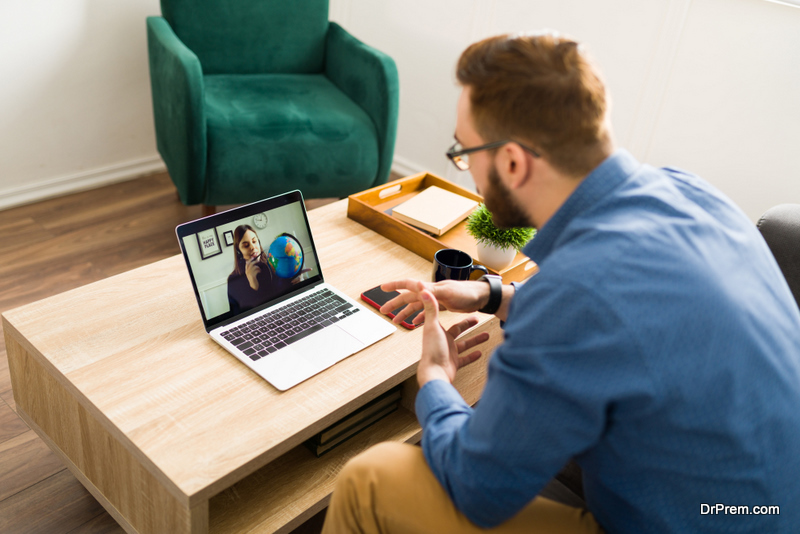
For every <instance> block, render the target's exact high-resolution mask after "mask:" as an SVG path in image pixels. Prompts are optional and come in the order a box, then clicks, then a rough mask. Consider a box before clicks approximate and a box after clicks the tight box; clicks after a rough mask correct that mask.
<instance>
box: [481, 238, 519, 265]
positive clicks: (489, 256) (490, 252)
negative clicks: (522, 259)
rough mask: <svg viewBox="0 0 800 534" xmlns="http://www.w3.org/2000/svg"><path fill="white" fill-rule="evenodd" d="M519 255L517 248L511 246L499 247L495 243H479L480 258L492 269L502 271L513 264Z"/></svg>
mask: <svg viewBox="0 0 800 534" xmlns="http://www.w3.org/2000/svg"><path fill="white" fill-rule="evenodd" d="M516 257H517V249H515V248H514V247H509V248H506V249H502V248H497V247H496V246H494V245H485V244H483V243H478V260H480V262H481V263H482V264H484V265H486V266H487V267H489V268H490V269H493V270H495V271H501V270H503V269H505V268H506V267H508V266H509V265H511V262H512V261H514V258H516Z"/></svg>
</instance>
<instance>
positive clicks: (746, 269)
mask: <svg viewBox="0 0 800 534" xmlns="http://www.w3.org/2000/svg"><path fill="white" fill-rule="evenodd" d="M457 77H458V80H459V82H460V84H461V85H462V87H463V91H462V93H461V97H460V99H459V102H458V119H457V126H456V140H457V144H456V145H455V146H454V147H453V148H452V149H451V150H450V151H449V152H448V156H449V157H450V158H451V159H452V160H453V161H454V163H456V164H457V165H458V166H459V168H462V169H464V168H467V167H468V168H469V169H470V171H471V173H472V176H473V178H474V180H475V183H476V185H477V187H478V189H479V191H480V192H481V193H482V194H483V195H484V197H485V200H486V205H487V207H488V208H489V210H490V211H491V212H492V214H493V215H494V218H495V221H496V222H497V223H498V224H499V225H504V226H534V227H536V228H538V229H539V231H538V233H537V235H536V237H535V238H534V239H533V240H532V241H531V242H530V243H529V244H528V245H527V246H526V248H525V250H524V252H525V254H526V255H527V256H529V257H530V258H531V259H532V260H534V261H535V262H536V263H537V264H538V265H539V272H538V274H536V275H535V276H534V277H533V278H531V279H530V280H529V281H528V282H527V283H525V284H524V285H522V286H519V287H512V286H502V289H500V290H499V291H498V290H497V289H494V290H493V288H492V286H493V284H491V283H486V282H485V281H474V282H448V281H446V282H441V283H439V284H431V283H423V282H419V281H413V280H405V281H400V282H392V283H388V284H385V285H384V289H387V290H389V289H403V290H406V291H404V292H403V293H402V294H401V296H400V297H398V298H396V299H394V301H392V302H389V303H387V304H386V305H385V306H384V309H385V310H386V311H388V310H391V309H395V308H397V307H398V306H399V305H400V304H402V303H404V302H407V303H410V305H409V306H408V307H407V309H406V310H407V312H404V313H400V314H399V315H398V317H397V318H395V321H401V320H402V319H403V318H404V317H405V316H406V315H407V313H410V312H411V311H413V310H414V309H419V308H420V307H424V318H425V325H424V329H423V353H422V357H421V360H420V363H419V368H418V371H417V379H418V382H419V385H420V390H419V393H418V395H417V399H416V411H417V417H418V419H419V421H420V423H421V425H422V427H423V438H422V450H421V451H420V449H419V448H417V447H413V446H410V445H401V444H381V445H379V446H377V447H374V448H373V449H370V450H369V451H366V452H365V453H364V454H362V455H360V456H359V457H357V458H355V459H354V460H353V461H352V462H350V464H348V465H347V466H346V467H345V469H344V470H343V472H342V474H341V475H340V478H339V480H338V482H337V487H336V489H335V491H334V493H333V497H332V501H331V505H330V507H329V511H328V518H327V521H326V526H325V532H347V531H358V532H437V533H438V532H477V531H481V532H483V530H481V529H483V528H492V529H493V530H491V531H492V532H601V531H605V532H614V533H617V532H619V533H637V534H638V533H643V532H657V533H667V532H674V533H684V532H703V533H714V532H753V533H755V532H759V533H761V532H772V533H774V532H795V531H796V529H797V528H798V525H800V506H799V505H798V503H800V409H798V408H799V407H800V363H799V362H800V312H799V311H798V308H797V305H796V303H795V302H794V301H793V299H792V296H791V294H790V292H789V289H788V286H787V284H786V281H785V280H784V279H783V277H782V275H781V273H780V271H779V269H778V266H777V264H776V263H775V261H774V259H773V258H772V256H771V254H770V252H769V250H768V248H767V247H766V244H765V243H764V242H763V240H762V239H761V237H760V235H759V234H758V232H757V230H756V228H755V226H754V225H753V224H752V223H751V222H750V221H748V220H747V219H746V218H745V216H744V215H743V214H742V213H741V212H740V211H739V210H738V209H737V208H736V207H735V206H734V205H733V204H732V203H731V202H730V201H729V200H728V199H726V198H725V197H724V196H723V195H722V194H720V193H719V192H718V191H716V190H714V189H713V188H712V187H711V186H710V185H709V184H707V183H706V182H704V181H702V180H701V179H699V178H698V177H696V176H693V175H691V174H687V173H685V172H681V171H678V170H675V169H655V168H652V167H650V166H647V165H642V164H641V163H639V162H637V161H636V160H635V159H634V158H633V157H632V156H631V155H630V154H629V153H627V152H625V151H624V150H616V149H615V147H614V144H613V141H612V137H611V133H610V130H609V125H608V121H607V104H606V97H605V89H604V86H603V83H602V81H601V79H600V77H599V75H598V74H597V72H596V70H595V69H594V67H593V66H592V65H591V63H590V62H589V61H588V60H587V58H586V57H585V55H584V52H583V51H582V49H581V47H580V46H579V45H578V44H577V43H575V42H574V41H571V40H569V39H566V38H562V37H559V36H557V35H554V34H546V33H542V34H536V35H523V36H500V37H494V38H490V39H487V40H485V41H482V42H479V43H476V44H474V45H472V46H470V47H469V48H468V49H467V50H466V51H465V52H464V53H463V54H462V56H461V58H460V60H459V63H458V68H457ZM466 158H469V159H466ZM495 287H496V284H495ZM498 300H499V307H498ZM440 306H441V307H443V308H446V309H448V310H451V311H457V312H474V311H476V310H481V309H483V310H484V311H493V312H494V313H495V314H496V315H497V316H498V317H499V318H500V319H503V320H505V321H506V322H505V326H504V332H505V340H504V343H503V344H502V345H500V346H499V347H498V349H497V350H496V352H495V353H494V354H493V355H492V359H491V361H490V363H489V372H488V379H487V383H486V387H485V390H484V392H483V395H482V397H481V400H480V402H479V403H478V405H477V406H476V407H475V408H474V409H473V408H470V407H469V406H467V405H466V404H465V403H464V401H463V400H462V399H461V397H460V396H459V395H458V393H457V391H456V390H455V389H454V388H453V387H452V385H451V382H452V380H453V377H454V376H455V374H456V371H457V369H458V368H459V367H460V366H462V365H465V364H467V363H469V362H471V361H474V360H475V359H476V358H477V357H478V356H479V353H478V352H476V351H474V350H473V347H474V346H475V345H476V344H477V343H480V342H482V341H484V339H485V338H484V337H480V338H470V337H469V336H466V337H465V338H459V339H458V340H457V341H456V340H455V338H456V337H458V336H459V335H460V334H462V333H463V332H464V331H465V330H467V329H468V328H469V327H470V326H472V325H474V324H475V320H474V319H467V320H465V321H463V322H461V323H459V324H458V325H456V326H455V327H453V328H451V329H450V330H448V331H445V330H444V329H443V328H442V327H441V325H440V324H439V321H438V314H439V307H440ZM487 307H488V309H487ZM492 308H496V309H495V310H492ZM423 452H424V458H423ZM571 458H574V459H575V461H576V462H577V463H578V464H579V465H580V466H581V468H582V471H583V486H584V494H585V503H586V510H583V509H580V508H572V507H569V506H566V505H564V504H560V503H557V502H554V501H551V500H548V499H546V498H544V497H541V496H539V497H537V495H538V494H539V492H540V491H541V489H542V488H543V487H544V486H545V485H546V484H547V483H548V481H549V480H550V479H551V478H552V477H553V476H554V475H555V474H556V473H557V472H558V471H559V469H561V468H562V467H563V466H564V465H565V464H566V463H567V462H568V461H569V460H570V459H571ZM731 507H733V508H731ZM770 507H771V508H770ZM776 512H779V515H776ZM746 513H747V514H748V515H745V514H746ZM769 514H772V515H769Z"/></svg>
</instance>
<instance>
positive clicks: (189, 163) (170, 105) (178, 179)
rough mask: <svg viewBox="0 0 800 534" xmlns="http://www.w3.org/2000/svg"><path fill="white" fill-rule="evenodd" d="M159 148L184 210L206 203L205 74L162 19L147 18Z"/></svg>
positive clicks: (192, 53)
mask: <svg viewBox="0 0 800 534" xmlns="http://www.w3.org/2000/svg"><path fill="white" fill-rule="evenodd" d="M147 52H148V56H149V59H150V86H151V89H152V93H153V115H154V119H155V126H156V144H157V147H158V151H159V153H160V154H161V157H162V158H164V162H165V163H166V164H167V169H169V174H170V177H171V178H172V181H173V182H174V183H175V186H176V187H177V189H178V194H179V195H180V197H181V201H182V202H183V203H184V204H199V203H201V202H203V200H204V199H203V195H204V192H205V176H206V118H205V112H204V109H203V69H202V67H201V65H200V60H199V59H198V58H197V56H196V55H195V54H194V52H192V51H191V50H189V49H188V48H187V47H186V45H184V44H183V43H182V42H181V40H180V39H179V38H178V36H177V35H175V32H174V31H173V30H172V28H171V27H170V25H169V23H168V22H167V21H166V19H164V18H163V17H147Z"/></svg>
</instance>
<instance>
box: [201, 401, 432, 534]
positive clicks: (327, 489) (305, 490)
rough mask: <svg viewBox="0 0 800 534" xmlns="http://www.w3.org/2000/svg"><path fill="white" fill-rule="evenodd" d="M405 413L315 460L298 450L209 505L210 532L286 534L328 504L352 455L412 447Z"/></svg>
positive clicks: (414, 437)
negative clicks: (396, 445) (385, 446)
mask: <svg viewBox="0 0 800 534" xmlns="http://www.w3.org/2000/svg"><path fill="white" fill-rule="evenodd" d="M421 435H422V431H421V429H420V426H419V424H418V423H417V419H416V417H415V416H414V414H413V413H411V412H410V411H408V410H406V409H405V408H402V407H401V408H399V409H398V410H397V411H395V412H393V413H392V414H390V415H388V416H387V417H385V418H383V419H381V420H380V421H378V422H377V423H375V424H374V425H372V426H370V427H369V428H367V429H365V430H364V431H363V432H360V433H359V434H357V435H355V436H354V437H352V438H351V439H349V440H348V441H346V442H345V443H343V444H342V445H340V446H338V447H336V448H335V449H333V450H331V451H330V452H328V453H327V454H324V455H323V456H321V457H319V458H317V457H316V456H315V455H314V454H313V453H312V452H311V451H309V450H308V449H307V448H306V447H305V446H302V445H301V446H298V447H295V448H294V449H292V450H291V451H289V452H288V453H286V454H284V455H283V456H281V457H280V458H278V459H277V460H275V461H273V462H271V463H269V464H267V465H266V466H264V467H263V468H261V469H260V470H258V471H256V472H255V473H253V474H252V475H250V476H248V477H247V478H245V479H243V480H241V481H239V482H238V483H236V484H234V485H233V486H231V487H230V488H228V489H226V490H225V491H223V492H221V493H219V494H218V495H216V496H215V497H213V498H212V499H211V500H210V501H209V532H212V533H222V532H225V533H227V532H251V531H252V532H289V531H291V530H292V529H294V528H296V527H298V526H299V525H301V524H302V523H303V522H304V521H306V520H307V519H308V518H310V517H311V516H313V515H314V514H316V513H317V512H319V511H320V510H322V509H323V508H324V507H326V506H327V505H328V501H329V499H330V495H331V492H332V491H333V486H334V483H335V482H336V476H337V475H338V473H339V471H341V469H342V467H344V464H345V463H346V462H347V461H348V460H349V459H350V458H352V457H353V456H355V455H357V454H358V453H360V452H362V451H364V450H366V449H367V448H369V447H370V446H372V445H375V444H376V443H380V442H382V441H401V442H406V443H417V442H419V440H420V437H421Z"/></svg>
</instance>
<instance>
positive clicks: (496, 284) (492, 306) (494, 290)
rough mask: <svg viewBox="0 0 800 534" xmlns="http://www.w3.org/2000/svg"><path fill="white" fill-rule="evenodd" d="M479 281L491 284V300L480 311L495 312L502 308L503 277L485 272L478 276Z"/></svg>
mask: <svg viewBox="0 0 800 534" xmlns="http://www.w3.org/2000/svg"><path fill="white" fill-rule="evenodd" d="M478 281H479V282H480V281H483V282H486V283H488V284H489V302H487V303H486V306H484V307H483V308H481V309H480V310H478V311H479V312H481V313H489V314H494V313H495V312H496V311H497V310H498V309H500V303H501V302H503V279H502V278H501V277H500V276H498V275H496V274H484V275H483V276H481V277H480V278H478Z"/></svg>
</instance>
